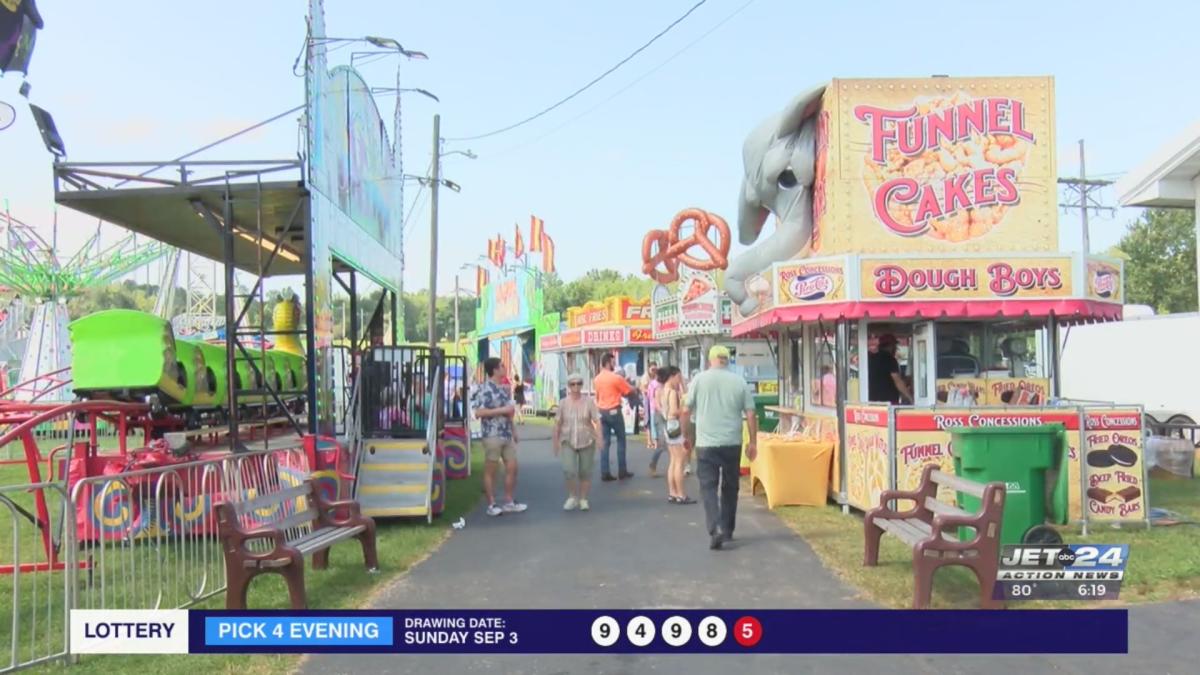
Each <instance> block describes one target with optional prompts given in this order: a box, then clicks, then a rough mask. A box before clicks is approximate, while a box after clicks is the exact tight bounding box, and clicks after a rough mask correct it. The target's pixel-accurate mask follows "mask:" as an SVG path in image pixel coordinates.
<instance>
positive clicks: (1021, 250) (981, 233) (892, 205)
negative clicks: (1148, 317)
mask: <svg viewBox="0 0 1200 675" xmlns="http://www.w3.org/2000/svg"><path fill="white" fill-rule="evenodd" d="M1053 112H1054V102H1053V80H1052V79H1051V78H1048V77H1021V78H969V79H968V78H962V79H960V78H942V77H938V78H927V79H902V80H834V81H833V82H832V83H830V84H829V85H828V86H826V87H824V88H823V90H820V89H818V90H816V91H815V92H810V94H809V95H808V96H807V99H806V98H805V97H801V99H798V101H797V102H793V107H792V108H791V109H789V110H785V111H784V112H783V113H782V114H781V115H779V116H778V117H775V118H772V119H771V120H769V121H768V123H767V124H768V125H773V124H779V125H780V126H779V127H778V128H777V129H775V130H774V131H775V132H776V133H775V134H774V135H773V136H771V137H770V138H771V139H772V140H771V141H770V142H775V140H774V139H787V138H788V135H789V134H793V135H800V136H803V135H804V134H811V137H812V138H814V139H815V140H814V144H815V153H813V156H812V157H811V160H812V169H813V171H812V180H813V183H812V187H811V205H812V206H811V212H808V213H802V214H800V215H799V216H797V215H796V214H795V213H790V214H787V217H786V218H783V219H781V223H780V225H779V227H780V228H800V229H799V230H796V231H798V232H800V233H801V234H802V235H804V241H803V242H802V243H803V245H802V247H801V248H800V249H799V250H786V249H783V250H781V249H779V247H778V242H773V241H770V240H769V241H767V242H764V243H763V244H761V245H760V246H774V247H775V248H774V249H772V250H770V251H768V254H769V255H764V253H763V251H762V250H757V251H756V249H755V248H752V249H751V250H750V251H749V252H748V253H747V254H746V256H747V257H748V258H751V259H753V260H754V261H756V262H757V261H761V260H763V259H764V258H766V259H767V260H768V261H769V262H768V263H767V264H765V265H761V266H759V267H758V268H757V269H753V270H746V269H744V267H745V266H742V268H738V269H737V270H736V273H735V274H734V275H733V276H735V279H734V286H733V287H732V288H727V291H730V295H731V297H733V298H734V299H735V301H737V306H735V309H734V317H733V327H732V333H733V335H734V336H749V335H765V336H770V337H771V339H773V340H774V341H775V342H776V344H777V348H778V353H779V355H780V370H781V380H780V397H781V406H780V407H779V409H778V412H779V413H780V414H781V415H782V416H784V417H785V418H786V419H785V420H784V421H783V423H781V427H780V428H781V430H782V432H783V433H784V434H785V435H789V436H792V437H806V438H810V439H823V440H825V441H827V442H830V443H833V444H834V446H835V448H836V450H835V453H834V459H833V462H832V467H831V481H830V486H831V488H830V493H831V496H832V497H833V498H834V499H836V501H837V502H838V503H840V504H842V505H844V507H845V508H850V507H852V508H855V509H859V510H866V509H869V508H872V507H874V506H876V505H878V503H879V495H880V493H881V492H882V491H883V490H885V489H900V490H911V489H914V488H915V486H916V483H917V482H918V481H919V480H920V475H921V471H922V469H923V467H924V466H926V465H927V464H929V463H938V464H940V465H941V467H942V470H944V471H953V456H952V454H951V453H952V448H951V447H950V432H951V430H953V429H954V428H956V427H964V426H965V427H981V426H982V427H987V426H993V427H1013V426H1030V425H1035V424H1043V423H1060V424H1062V425H1063V426H1064V427H1065V429H1066V437H1067V444H1068V445H1069V451H1068V464H1067V471H1068V472H1069V477H1070V481H1069V483H1068V488H1069V502H1070V510H1069V513H1070V517H1071V519H1072V520H1082V521H1084V526H1085V528H1086V525H1087V521H1089V520H1090V521H1093V522H1096V521H1129V520H1136V521H1140V522H1147V521H1146V519H1147V515H1148V514H1147V510H1148V509H1147V507H1146V506H1145V485H1146V481H1145V472H1144V469H1143V465H1142V461H1141V459H1142V455H1141V450H1142V440H1141V435H1142V430H1141V424H1142V422H1141V412H1140V409H1139V408H1137V407H1136V406H1121V407H1114V406H1090V405H1083V404H1075V403H1072V402H1070V401H1063V400H1060V399H1059V398H1058V379H1057V372H1056V370H1057V369H1056V364H1057V363H1058V350H1059V346H1060V344H1061V342H1060V340H1059V329H1060V328H1061V327H1063V326H1065V325H1069V324H1072V323H1078V322H1092V321H1107V320H1119V319H1120V318H1121V311H1122V304H1121V302H1122V295H1123V294H1122V288H1123V284H1122V278H1123V277H1122V272H1123V269H1122V265H1121V262H1120V261H1118V260H1108V259H1104V258H1099V257H1095V256H1087V255H1081V254H1078V253H1061V252H1058V251H1057V250H1056V249H1057V239H1058V223H1057V205H1056V204H1057V199H1056V191H1055V184H1056V175H1055V160H1054V119H1053ZM810 125H811V126H810ZM756 133H757V132H756ZM756 142H758V140H756V138H755V137H754V136H752V137H751V139H750V140H748V141H747V153H746V157H747V160H748V161H752V160H753V159H754V152H753V148H752V147H751V146H752V144H753V143H756ZM801 164H802V163H801V162H799V161H797V159H796V158H795V157H793V159H792V163H791V165H790V166H789V167H788V168H787V173H788V174H791V173H792V172H793V170H795V171H796V172H800V171H801V169H800V165H801ZM753 168H754V167H750V166H748V167H747V176H748V178H747V181H748V182H749V181H750V180H751V177H752V169H753ZM748 184H749V183H748ZM779 185H780V186H781V187H780V190H781V191H783V190H784V189H785V188H787V189H791V188H796V187H798V188H801V189H803V188H804V187H805V186H804V185H803V184H802V183H800V184H796V181H795V177H794V176H792V178H791V180H790V181H788V180H784V179H783V177H781V178H780V180H779ZM756 195H757V196H761V193H760V192H755V191H754V190H753V186H751V189H749V190H747V188H744V189H743V198H744V202H745V203H744V204H743V207H744V208H743V214H742V215H743V218H742V222H739V229H740V230H741V231H742V233H743V235H745V234H746V232H747V231H750V232H751V234H752V235H756V234H757V230H756V229H755V228H757V227H761V224H762V219H765V215H766V213H765V211H772V212H775V211H773V210H772V204H770V203H765V199H764V201H763V202H759V203H756V202H755V196H756ZM747 207H749V208H747ZM756 208H761V209H764V212H762V213H761V214H760V213H758V212H756V210H755V209H756ZM776 215H779V214H778V213H776ZM756 220H757V222H755V221H756ZM751 238H753V236H752V237H751ZM744 239H745V237H744ZM756 248H757V247H756ZM737 264H738V261H737V260H735V261H733V262H731V265H730V268H731V270H732V269H734V268H735V267H737ZM747 271H749V273H748V274H747V273H746V272H747ZM883 335H890V336H894V337H895V338H896V340H895V342H896V343H897V344H898V348H897V350H896V354H895V358H896V362H897V365H898V366H899V371H900V374H901V376H902V378H903V380H904V381H905V383H906V384H907V387H908V389H909V391H911V393H912V400H911V401H905V402H904V403H905V404H904V405H898V404H896V403H895V402H891V403H889V402H884V401H879V400H873V398H874V399H878V398H880V397H879V396H878V395H874V396H873V392H872V389H875V390H876V391H884V390H885V389H886V384H882V385H881V383H883V381H884V379H885V378H884V377H881V373H883V374H884V375H886V373H885V372H883V371H887V370H890V369H891V366H890V364H889V363H888V360H887V357H886V356H880V355H879V349H878V340H879V338H880V337H881V336H883ZM872 369H875V373H874V375H875V378H874V380H875V383H874V385H872V379H873V378H872ZM771 438H772V437H771V436H767V437H766V438H764V439H760V443H759V445H760V447H761V446H762V445H763V444H764V441H768V440H770V439H771ZM1110 446H1122V447H1124V448H1126V449H1130V450H1132V451H1133V454H1132V455H1127V454H1125V453H1123V452H1120V451H1118V452H1117V454H1119V455H1121V461H1120V462H1119V463H1118V462H1114V461H1112V459H1111V456H1112V455H1111V453H1109V450H1111V448H1110ZM1081 458H1086V461H1081ZM1131 459H1132V461H1130V460H1131ZM1118 464H1119V466H1118ZM1114 469H1115V470H1114ZM1009 489H1010V491H1013V490H1019V489H1022V488H1021V486H1019V485H1010V486H1009ZM940 498H941V499H945V500H948V501H952V500H953V498H954V496H953V495H952V494H942V495H940Z"/></svg>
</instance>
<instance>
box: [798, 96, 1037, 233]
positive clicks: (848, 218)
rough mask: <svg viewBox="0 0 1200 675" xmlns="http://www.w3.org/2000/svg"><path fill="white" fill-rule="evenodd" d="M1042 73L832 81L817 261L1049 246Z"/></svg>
mask: <svg viewBox="0 0 1200 675" xmlns="http://www.w3.org/2000/svg"><path fill="white" fill-rule="evenodd" d="M1053 114H1054V103H1053V81H1052V79H1051V78H1048V77H1020V78H927V79H903V80H834V81H833V83H832V84H831V85H830V87H828V88H827V89H826V91H825V95H824V97H823V100H822V112H821V115H822V119H821V123H820V124H818V126H817V148H818V159H817V167H818V173H819V174H820V175H817V176H816V178H815V181H814V188H813V191H814V205H815V206H814V217H815V220H816V225H815V227H814V231H813V236H812V247H811V248H812V250H813V253H814V254H817V255H826V254H833V253H850V252H863V253H918V252H1015V251H1052V250H1054V249H1055V247H1056V246H1057V241H1058V240H1057V233H1058V230H1057V212H1056V207H1055V201H1056V200H1055V189H1054V188H1055V172H1054V119H1053Z"/></svg>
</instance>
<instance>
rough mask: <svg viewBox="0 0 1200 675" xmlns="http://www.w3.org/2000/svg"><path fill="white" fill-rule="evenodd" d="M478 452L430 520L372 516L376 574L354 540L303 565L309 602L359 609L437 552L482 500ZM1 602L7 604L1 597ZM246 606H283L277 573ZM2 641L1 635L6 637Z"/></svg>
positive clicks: (257, 662) (133, 665)
mask: <svg viewBox="0 0 1200 675" xmlns="http://www.w3.org/2000/svg"><path fill="white" fill-rule="evenodd" d="M483 454H484V453H483V451H482V448H479V447H478V446H476V447H475V448H474V450H473V452H472V453H471V458H472V470H471V476H470V477H468V478H466V479H463V480H456V481H449V482H448V484H447V486H446V508H445V511H443V513H442V515H441V516H439V517H438V518H437V519H435V520H434V522H433V524H432V525H427V524H426V523H425V521H424V519H421V520H419V521H393V520H379V521H377V523H376V524H377V527H378V529H377V544H378V552H379V561H380V567H381V568H382V571H381V572H380V573H378V574H367V573H366V572H365V571H364V569H363V561H362V551H361V549H360V548H359V546H358V544H357V542H355V541H348V542H345V543H341V544H338V545H337V546H335V547H334V548H333V549H332V553H331V555H330V559H329V569H327V570H320V571H318V570H312V569H311V567H306V569H305V582H306V586H307V589H308V602H309V606H310V607H312V608H323V609H353V608H355V607H359V606H361V605H363V604H364V603H365V602H366V601H367V600H368V599H369V598H370V597H371V595H372V594H373V593H375V592H377V591H378V590H380V589H381V588H382V587H383V586H384V585H385V584H387V583H388V582H390V581H392V580H394V579H395V578H397V577H398V576H400V575H401V574H403V573H404V572H405V571H407V570H408V569H409V568H410V567H412V566H413V565H415V564H416V563H418V562H420V561H421V560H423V559H424V558H425V557H426V556H428V555H429V554H430V553H432V552H433V551H434V550H436V549H437V548H438V546H440V545H441V543H442V542H443V541H445V539H446V538H447V537H448V536H449V535H450V533H451V532H452V529H451V527H450V524H451V523H453V522H454V521H456V520H458V518H459V517H460V516H463V515H465V514H466V513H467V512H468V511H470V510H471V509H472V508H474V507H475V506H476V505H477V504H478V503H479V501H480V499H481V496H482V490H481V481H482V476H483ZM26 480H27V479H26V477H25V471H24V468H23V467H0V485H4V484H12V483H22V482H26ZM218 560H219V557H218ZM307 564H308V563H306V565H307ZM42 576H45V575H42ZM8 583H11V582H8V581H6V578H5V577H0V592H3V591H7V590H8V589H7V588H6V584H8ZM224 603H225V595H224V593H223V592H222V593H220V594H218V595H217V596H215V597H213V598H210V599H208V600H207V601H205V602H203V603H201V604H199V605H197V606H195V608H196V609H221V608H222V607H224ZM0 604H5V605H7V604H9V603H8V602H2V601H0ZM248 604H249V606H250V607H251V608H254V609H287V607H288V602H287V590H286V586H285V585H284V583H283V580H282V578H280V577H278V576H277V575H264V576H261V577H259V578H257V579H255V580H254V582H253V583H252V584H251V587H250V594H249V598H248ZM0 624H3V622H0ZM60 626H61V624H60ZM60 630H61V628H60ZM0 632H3V631H0ZM4 640H5V641H7V637H5V638H4ZM0 644H2V642H0ZM299 659H300V657H299V656H293V655H211V656H209V655H205V656H187V655H179V656H91V657H88V656H85V657H82V659H81V661H80V663H79V664H78V665H76V666H70V667H66V666H63V665H59V664H53V665H44V666H40V667H35V668H31V669H29V670H28V671H23V672H31V673H33V672H39V673H44V672H62V673H64V674H66V675H74V674H75V673H79V674H81V675H82V674H86V673H104V674H106V675H107V674H108V673H114V672H119V673H128V672H144V673H155V674H156V675H158V674H162V675H173V674H176V673H178V674H184V673H189V674H192V673H197V672H205V673H238V674H239V675H258V674H265V673H286V672H290V671H291V670H293V669H294V668H295V666H296V664H297V663H298V662H299Z"/></svg>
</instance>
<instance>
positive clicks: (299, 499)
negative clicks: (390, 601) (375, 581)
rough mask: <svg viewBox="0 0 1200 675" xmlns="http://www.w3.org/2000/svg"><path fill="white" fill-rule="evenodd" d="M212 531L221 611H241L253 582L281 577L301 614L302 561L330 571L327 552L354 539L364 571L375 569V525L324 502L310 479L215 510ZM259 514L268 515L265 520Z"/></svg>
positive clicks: (352, 508)
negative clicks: (220, 554) (218, 557)
mask: <svg viewBox="0 0 1200 675" xmlns="http://www.w3.org/2000/svg"><path fill="white" fill-rule="evenodd" d="M216 513H217V528H218V533H219V536H220V538H221V548H222V549H223V551H224V553H225V579H226V589H225V607H226V609H246V591H247V590H248V589H249V587H250V581H251V580H252V579H254V577H256V576H258V575H260V574H264V573H274V574H279V575H281V576H282V577H283V578H284V580H285V581H286V582H287V588H288V596H289V598H290V599H291V603H292V609H306V608H307V606H308V598H307V595H306V593H305V590H304V558H305V557H306V556H312V566H313V569H325V568H326V567H328V566H329V549H330V548H331V547H332V546H333V545H334V544H336V543H338V542H340V541H345V540H347V539H358V540H359V542H360V543H361V544H362V550H363V558H364V559H365V562H366V565H367V570H368V571H372V572H373V571H375V570H377V569H378V568H379V561H378V559H377V557H376V553H375V521H373V520H371V518H369V517H367V516H363V515H362V514H361V513H360V512H359V507H358V504H357V503H356V502H354V501H350V500H343V501H334V502H330V501H326V500H325V499H324V497H322V496H321V491H320V488H318V487H317V484H316V483H315V482H313V481H311V480H308V481H305V482H304V483H302V484H300V485H298V486H295V487H289V488H284V489H282V490H275V491H273V492H268V493H266V494H260V495H256V496H253V497H250V498H249V499H244V500H235V501H226V502H225V503H223V504H218V505H217V506H216ZM263 513H267V514H270V515H269V517H266V518H264V517H263V516H262V514H263Z"/></svg>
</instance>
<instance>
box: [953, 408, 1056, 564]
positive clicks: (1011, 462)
mask: <svg viewBox="0 0 1200 675" xmlns="http://www.w3.org/2000/svg"><path fill="white" fill-rule="evenodd" d="M950 435H951V439H952V450H953V454H954V473H955V474H957V475H959V476H962V477H963V478H966V479H968V480H972V481H975V482H977V483H991V482H1000V483H1004V485H1005V487H1006V488H1007V490H1006V495H1005V498H1004V518H1003V521H1002V522H1001V526H1000V543H1001V544H1020V543H1052V542H1051V541H1049V540H1048V538H1050V539H1052V538H1053V537H1055V536H1057V533H1056V532H1055V531H1054V530H1052V529H1050V528H1046V527H1045V523H1046V470H1047V469H1051V468H1053V467H1054V466H1055V464H1056V462H1055V460H1056V458H1057V457H1058V456H1059V455H1060V448H1061V447H1062V445H1063V440H1064V439H1065V431H1064V429H1063V426H1062V425H1061V424H1043V425H1039V426H1030V427H975V428H962V429H954V430H953V431H951V432H950ZM958 503H959V506H961V507H962V508H963V510H965V511H972V512H974V511H977V510H978V509H979V506H980V504H979V498H978V497H975V496H974V495H968V494H964V493H962V492H960V493H958ZM972 536H973V534H972V531H971V530H970V529H969V528H960V530H959V538H960V539H964V540H965V539H970V538H971V537H972ZM1060 541H1061V540H1060Z"/></svg>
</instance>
